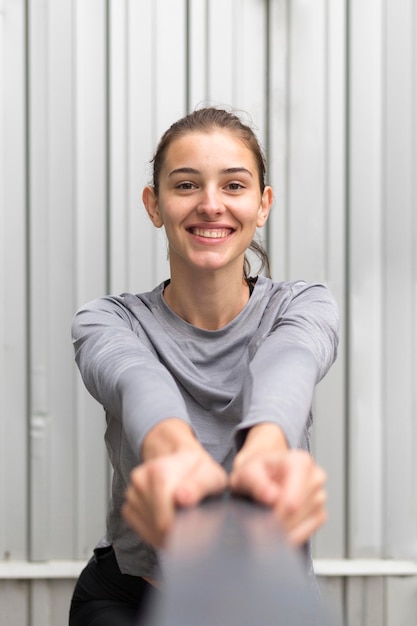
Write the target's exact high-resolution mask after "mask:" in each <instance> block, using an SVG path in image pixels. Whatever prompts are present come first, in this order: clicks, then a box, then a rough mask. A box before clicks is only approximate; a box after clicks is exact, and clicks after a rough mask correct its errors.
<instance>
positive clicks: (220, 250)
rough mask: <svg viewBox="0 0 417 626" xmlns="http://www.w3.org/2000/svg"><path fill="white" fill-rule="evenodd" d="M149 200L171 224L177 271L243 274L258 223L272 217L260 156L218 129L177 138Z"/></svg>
mask: <svg viewBox="0 0 417 626" xmlns="http://www.w3.org/2000/svg"><path fill="white" fill-rule="evenodd" d="M143 200H144V204H145V206H146V208H147V210H148V213H149V215H150V217H151V219H152V221H153V222H154V224H155V226H158V227H160V226H162V225H163V226H164V227H165V231H166V235H167V238H168V242H169V252H170V263H171V270H172V271H173V270H175V269H176V268H177V269H185V267H188V268H194V269H196V270H198V269H199V270H205V271H206V270H219V269H222V268H234V269H236V271H239V273H240V275H241V273H242V266H243V258H244V253H245V251H246V250H247V248H248V246H249V245H250V243H251V241H252V239H253V236H254V233H255V230H256V227H261V226H263V225H264V224H265V222H266V219H267V217H268V213H269V210H270V207H271V203H272V191H271V189H270V187H266V188H265V190H264V192H263V193H261V190H260V185H259V174H258V170H257V165H256V161H255V158H254V156H253V154H252V152H251V151H250V150H249V148H247V147H246V145H245V144H244V142H243V141H242V140H240V139H239V138H237V137H236V136H234V135H233V134H232V133H230V132H229V131H225V130H214V131H213V132H210V133H203V132H201V133H199V132H190V133H187V134H186V135H182V136H181V137H179V138H178V139H176V140H174V141H173V142H172V143H171V144H170V146H169V148H168V150H167V153H166V155H165V160H164V162H163V165H162V168H161V174H160V180H159V194H158V197H156V196H155V194H154V191H153V189H152V188H151V187H147V188H146V189H145V190H144V194H143Z"/></svg>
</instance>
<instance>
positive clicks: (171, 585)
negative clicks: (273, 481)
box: [147, 498, 338, 626]
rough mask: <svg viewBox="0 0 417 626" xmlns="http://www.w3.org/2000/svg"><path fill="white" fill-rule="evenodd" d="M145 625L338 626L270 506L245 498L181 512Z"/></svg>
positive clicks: (204, 505)
mask: <svg viewBox="0 0 417 626" xmlns="http://www.w3.org/2000/svg"><path fill="white" fill-rule="evenodd" d="M163 570H164V583H163V590H162V593H161V595H160V599H159V604H158V605H157V606H155V607H153V612H152V614H151V616H150V618H149V621H148V624H147V626H336V625H337V624H338V621H337V620H336V619H335V617H334V616H332V615H331V614H330V612H329V610H328V607H327V606H325V605H324V603H323V601H322V600H321V599H320V597H319V594H318V591H317V587H316V583H315V580H314V577H311V576H307V574H306V573H305V564H304V563H303V557H302V555H301V553H298V552H295V551H294V550H293V549H291V548H290V547H289V546H288V545H287V544H286V542H285V540H284V538H283V535H282V533H281V532H280V529H279V527H278V524H277V521H276V519H275V518H274V516H273V514H272V512H271V511H270V510H268V509H265V508H263V507H261V506H258V505H256V504H254V503H253V502H249V501H247V500H244V499H235V498H226V499H214V500H209V501H206V502H205V503H203V504H202V505H200V506H199V507H197V508H195V509H191V510H185V511H180V512H179V513H178V516H177V519H176V523H175V526H174V529H173V532H172V535H171V537H170V541H169V545H168V549H167V552H166V554H164V556H163Z"/></svg>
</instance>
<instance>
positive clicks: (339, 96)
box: [313, 0, 347, 558]
mask: <svg viewBox="0 0 417 626" xmlns="http://www.w3.org/2000/svg"><path fill="white" fill-rule="evenodd" d="M324 19H325V33H324V42H323V43H324V45H325V53H324V54H325V59H324V63H325V70H324V71H325V79H324V80H325V86H324V90H325V99H324V107H325V121H324V139H323V141H324V157H323V158H324V163H323V168H324V181H323V185H324V190H323V196H324V197H323V201H324V218H323V219H324V223H323V224H322V228H323V230H324V251H323V260H322V262H323V269H322V280H324V281H325V282H326V284H327V285H328V286H329V288H330V289H331V291H332V293H333V295H334V296H335V298H336V300H337V303H338V306H339V312H340V318H341V325H340V343H339V353H338V359H337V361H336V364H335V365H334V366H333V367H332V369H331V370H330V372H329V373H328V374H327V376H326V377H325V379H324V380H323V381H322V382H321V383H320V385H319V386H318V388H317V391H316V398H315V403H314V414H315V425H314V431H313V433H314V438H313V452H314V455H315V456H316V458H317V460H318V462H319V463H321V464H322V466H323V467H324V468H325V470H326V472H327V476H328V480H327V486H328V513H329V519H328V522H327V523H326V525H325V526H324V528H323V529H322V530H321V531H320V532H319V533H318V535H317V537H316V538H315V541H314V551H315V554H316V555H317V556H320V557H326V556H331V557H333V558H334V557H337V556H345V549H346V540H345V537H346V478H345V471H346V445H345V444H346V432H347V428H346V399H347V393H346V350H347V344H346V333H345V322H346V320H345V315H344V313H345V303H346V271H345V263H346V243H345V241H346V237H345V235H346V233H345V220H346V141H345V125H346V106H345V99H346V77H345V72H344V69H343V68H345V67H346V31H347V24H346V2H345V0H337V1H336V0H333V1H332V2H328V3H327V4H326V15H325V18H324Z"/></svg>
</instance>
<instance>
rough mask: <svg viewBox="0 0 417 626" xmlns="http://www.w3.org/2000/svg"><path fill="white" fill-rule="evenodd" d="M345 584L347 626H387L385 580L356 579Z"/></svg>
mask: <svg viewBox="0 0 417 626" xmlns="http://www.w3.org/2000/svg"><path fill="white" fill-rule="evenodd" d="M345 584H346V596H345V597H346V600H345V602H346V604H345V623H346V626H382V625H384V626H385V624H386V622H385V580H384V579H383V578H360V577H355V578H348V579H347V580H346V583H345ZM409 626H411V624H410V625H409Z"/></svg>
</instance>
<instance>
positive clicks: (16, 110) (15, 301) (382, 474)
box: [0, 0, 417, 626]
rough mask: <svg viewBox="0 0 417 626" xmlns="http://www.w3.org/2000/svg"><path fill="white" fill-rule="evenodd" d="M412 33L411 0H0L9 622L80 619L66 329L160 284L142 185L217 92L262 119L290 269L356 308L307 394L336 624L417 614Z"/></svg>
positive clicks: (1, 325)
mask: <svg viewBox="0 0 417 626" xmlns="http://www.w3.org/2000/svg"><path fill="white" fill-rule="evenodd" d="M416 42H417V6H416V4H415V2H414V0H350V1H348V0H331V1H326V0H229V1H225V0H188V1H185V0H107V1H106V0H26V1H25V0H0V244H1V248H0V291H1V293H2V303H1V305H0V511H1V513H0V559H1V561H0V624H1V626H6V624H7V626H14V625H19V626H29V625H30V626H49V625H51V626H52V625H54V626H61V624H62V625H64V624H66V621H67V618H66V612H67V605H68V598H69V594H70V590H71V587H72V585H73V580H72V579H73V577H74V576H75V573H76V572H77V571H78V570H79V568H80V561H79V560H83V559H86V558H87V557H88V555H89V553H90V551H91V549H92V546H93V545H94V543H95V541H96V540H97V538H98V537H99V536H100V534H101V532H102V530H103V524H104V519H105V510H106V504H107V494H108V489H109V482H108V477H109V471H108V466H107V461H106V455H105V449H104V444H103V441H102V436H103V431H104V423H103V414H102V410H101V409H100V407H98V406H96V404H95V402H94V401H93V400H91V399H90V397H89V396H88V394H87V392H85V390H84V389H83V387H82V385H81V383H80V380H79V377H78V374H77V372H76V370H75V367H74V365H73V354H72V347H71V341H70V336H69V329H70V322H71V318H72V315H73V313H74V312H75V310H76V308H77V307H78V306H79V305H80V304H82V303H84V302H86V301H87V300H89V299H91V298H93V297H95V296H98V295H101V294H103V293H105V292H120V291H123V290H132V291H142V290H145V289H148V288H150V287H151V286H152V285H154V284H155V283H156V282H159V281H160V280H163V279H164V278H165V277H166V276H167V263H166V251H165V243H164V238H163V235H162V234H161V233H160V232H159V231H156V230H155V229H153V227H152V225H151V223H150V222H149V220H148V218H147V217H146V215H145V212H144V211H143V210H142V207H141V201H140V194H141V189H142V187H143V185H144V184H145V183H146V182H147V179H148V173H149V170H148V165H147V164H148V162H149V159H150V158H151V156H152V152H153V149H154V146H155V143H156V141H157V140H158V138H159V136H160V134H161V133H162V132H163V130H165V128H166V127H167V126H168V125H169V124H170V123H171V122H172V121H174V120H175V119H177V118H178V117H179V116H181V115H182V114H183V113H185V112H186V111H187V110H189V109H192V108H194V107H195V106H197V105H198V104H200V103H203V102H207V101H210V102H213V103H215V104H227V105H233V106H234V107H236V108H238V109H243V110H245V111H248V112H250V113H251V115H252V117H253V120H254V122H255V124H256V126H257V127H258V128H259V135H260V137H261V139H262V141H263V143H264V145H265V147H266V149H267V152H268V156H269V163H270V170H269V177H270V181H271V183H272V184H273V186H274V188H275V192H276V203H275V206H274V209H273V214H272V217H271V221H270V225H269V229H268V231H267V233H266V237H267V240H268V245H269V250H270V253H271V257H272V264H273V274H274V276H275V278H277V279H281V278H300V277H301V278H305V279H306V280H323V281H325V282H327V283H328V284H329V285H330V287H331V288H332V290H333V292H334V293H335V295H336V297H337V299H338V301H339V304H340V308H341V312H342V319H343V330H342V341H341V350H340V356H339V360H338V363H337V365H336V366H335V367H334V368H333V370H332V372H331V374H330V375H329V376H328V377H327V379H326V380H325V381H324V382H323V383H322V384H321V385H320V386H319V388H318V391H317V396H316V407H315V413H316V426H315V441H314V448H315V454H316V456H317V457H318V459H319V460H320V461H321V463H322V464H323V465H324V466H325V467H326V469H327V471H328V475H329V510H330V520H329V523H328V524H327V526H326V528H325V529H324V530H323V531H321V532H320V533H319V535H318V536H317V538H316V540H315V555H316V557H317V561H316V563H317V570H318V573H319V574H320V575H321V578H322V580H323V582H324V583H325V585H326V586H327V588H328V589H329V590H330V592H331V593H332V595H333V597H334V598H335V599H336V600H337V602H338V603H339V604H340V606H341V607H343V612H344V617H345V626H359V625H360V626H371V625H374V624H375V625H378V626H413V625H415V624H417V617H416V616H417V567H416V566H415V561H416V558H417V467H416V458H417V455H416V450H417V391H416V390H417V184H416V176H415V172H416V166H417V43H416ZM346 559H348V560H346ZM381 559H384V560H383V561H382V560H381Z"/></svg>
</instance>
